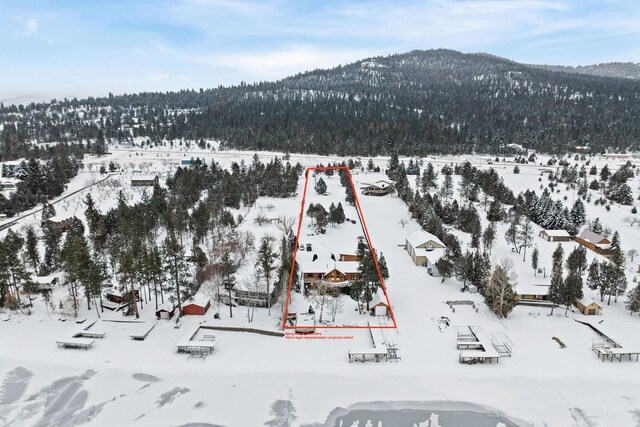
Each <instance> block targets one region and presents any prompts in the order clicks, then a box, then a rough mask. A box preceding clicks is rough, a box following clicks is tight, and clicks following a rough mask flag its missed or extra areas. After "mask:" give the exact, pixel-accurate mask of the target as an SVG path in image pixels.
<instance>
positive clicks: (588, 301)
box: [578, 298, 602, 308]
mask: <svg viewBox="0 0 640 427" xmlns="http://www.w3.org/2000/svg"><path fill="white" fill-rule="evenodd" d="M578 302H579V303H580V304H582V305H584V306H585V307H587V306H589V305H591V304H595V305H597V306H598V307H600V308H602V305H601V304H600V303H598V302H596V301H595V300H594V299H593V298H582V299H580V300H578Z"/></svg>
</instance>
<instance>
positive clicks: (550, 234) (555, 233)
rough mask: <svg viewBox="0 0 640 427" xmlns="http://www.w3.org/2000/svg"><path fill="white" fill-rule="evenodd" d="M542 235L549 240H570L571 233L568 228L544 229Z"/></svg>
mask: <svg viewBox="0 0 640 427" xmlns="http://www.w3.org/2000/svg"><path fill="white" fill-rule="evenodd" d="M540 237H542V238H543V239H544V240H546V241H548V242H569V241H571V235H570V234H569V232H568V231H567V230H542V231H540Z"/></svg>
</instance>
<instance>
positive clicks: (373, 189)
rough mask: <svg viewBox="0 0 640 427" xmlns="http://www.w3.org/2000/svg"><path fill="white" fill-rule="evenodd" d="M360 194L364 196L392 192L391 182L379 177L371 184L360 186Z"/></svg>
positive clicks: (383, 194)
mask: <svg viewBox="0 0 640 427" xmlns="http://www.w3.org/2000/svg"><path fill="white" fill-rule="evenodd" d="M360 188H361V191H362V194H364V195H365V196H385V195H387V194H391V193H393V183H392V182H389V181H385V180H384V179H381V180H380V181H376V182H374V183H373V184H366V185H364V186H363V187H360Z"/></svg>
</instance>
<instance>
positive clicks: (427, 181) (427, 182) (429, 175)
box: [422, 163, 438, 194]
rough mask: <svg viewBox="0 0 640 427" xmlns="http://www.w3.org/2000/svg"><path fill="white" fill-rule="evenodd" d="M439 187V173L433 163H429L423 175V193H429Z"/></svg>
mask: <svg viewBox="0 0 640 427" xmlns="http://www.w3.org/2000/svg"><path fill="white" fill-rule="evenodd" d="M437 187H438V172H437V171H436V170H435V169H434V167H433V165H432V164H431V163H427V167H426V168H425V171H424V173H423V174H422V193H423V194H426V193H428V192H429V191H430V190H431V189H432V188H437Z"/></svg>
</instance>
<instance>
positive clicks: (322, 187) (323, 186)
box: [315, 177, 327, 194]
mask: <svg viewBox="0 0 640 427" xmlns="http://www.w3.org/2000/svg"><path fill="white" fill-rule="evenodd" d="M315 189H316V193H318V194H327V183H326V182H324V179H322V177H320V179H319V180H318V182H317V183H316V187H315Z"/></svg>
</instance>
